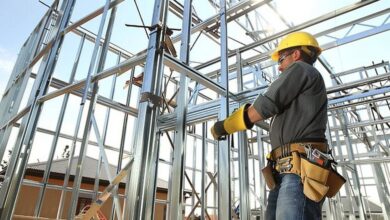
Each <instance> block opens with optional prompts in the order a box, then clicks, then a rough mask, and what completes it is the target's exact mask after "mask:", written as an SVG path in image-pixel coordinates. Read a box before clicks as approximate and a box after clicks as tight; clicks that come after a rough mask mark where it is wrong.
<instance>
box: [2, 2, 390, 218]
mask: <svg viewBox="0 0 390 220" xmlns="http://www.w3.org/2000/svg"><path fill="white" fill-rule="evenodd" d="M75 2H76V1H75V0H61V1H60V0H57V1H54V3H53V4H52V5H51V6H50V8H49V9H48V11H47V13H46V14H45V15H44V17H43V18H42V20H41V21H40V22H39V24H38V25H37V27H36V28H35V29H34V31H33V32H32V33H31V35H30V37H29V38H28V39H27V40H26V42H25V44H24V45H23V47H22V49H21V51H20V53H19V56H18V59H17V61H16V63H15V67H14V69H13V71H12V74H11V76H10V79H9V82H8V84H7V87H6V90H5V93H4V95H3V97H2V100H1V103H0V158H3V159H6V156H5V152H7V149H8V150H11V152H12V153H11V155H10V158H9V161H8V165H7V169H6V170H5V174H4V176H3V181H2V185H1V188H0V216H1V219H10V218H12V216H13V215H14V214H17V213H14V212H15V207H16V205H17V201H18V200H19V199H20V198H21V196H22V195H21V194H19V191H20V189H21V187H22V186H30V187H35V188H39V193H38V195H37V197H36V198H29V199H30V200H34V201H35V202H34V203H33V204H34V213H32V216H33V217H36V218H39V217H48V216H43V215H42V209H43V208H44V207H43V201H44V198H45V193H46V192H47V190H56V191H58V192H60V193H61V197H60V201H59V204H58V210H57V216H56V218H57V219H62V218H66V219H74V218H83V217H84V218H85V219H86V218H91V217H93V216H95V214H96V212H97V210H98V209H99V208H100V207H101V206H102V205H103V204H104V203H111V205H112V212H111V219H153V218H155V219H164V218H165V219H194V218H195V215H199V216H200V217H201V218H202V219H216V218H218V219H232V218H234V219H236V218H240V219H251V218H254V217H256V216H258V217H259V218H260V219H263V218H264V213H265V208H266V199H267V190H268V189H267V188H266V186H265V183H264V180H263V178H262V177H261V176H260V172H259V170H260V169H261V168H262V167H263V166H264V165H265V163H266V159H265V156H264V155H265V154H266V153H267V152H269V151H270V143H269V138H268V130H269V122H268V121H265V122H261V123H258V124H257V126H255V128H253V129H252V130H250V131H248V132H240V133H238V134H235V135H232V136H231V137H229V138H227V139H226V140H223V141H219V142H216V141H214V140H212V139H210V138H209V136H210V134H209V132H208V130H209V128H210V126H211V124H212V122H214V121H215V120H216V119H224V118H225V117H226V116H227V115H229V113H231V112H232V111H233V110H234V109H235V108H237V107H238V106H239V105H242V104H243V103H248V102H251V101H253V100H254V99H255V98H256V96H257V95H258V94H259V93H261V92H264V91H265V90H266V89H267V87H268V85H269V83H271V82H272V81H273V80H274V79H275V76H276V75H277V71H276V64H275V63H274V62H272V61H270V59H269V55H270V52H271V51H272V50H273V49H274V47H275V45H276V44H277V42H278V40H279V39H280V38H281V37H283V36H285V35H286V34H288V33H291V32H293V31H298V30H316V28H317V29H318V26H320V25H323V24H326V23H327V22H329V21H331V20H332V19H337V18H339V17H342V16H347V15H349V14H352V13H356V12H358V11H359V10H362V9H365V8H369V7H372V6H375V5H376V4H378V5H381V4H382V5H384V3H383V2H385V1H375V0H367V1H356V2H355V3H353V4H351V5H347V6H344V7H342V8H336V9H335V10H333V11H331V12H329V13H325V14H323V15H319V16H318V17H315V18H312V19H310V20H308V21H306V22H303V23H301V24H297V25H292V24H290V23H288V22H286V19H285V18H284V17H283V15H282V14H279V12H278V9H277V7H275V6H276V4H275V2H274V1H271V0H242V1H228V2H226V1H225V0H220V1H219V2H215V1H211V0H210V1H209V3H210V4H209V5H207V7H210V8H213V9H214V10H215V11H216V12H217V13H216V14H215V15H213V16H211V17H209V18H206V19H204V20H202V18H201V16H200V15H197V12H196V9H197V8H196V7H195V2H193V1H192V0H185V1H184V4H181V3H180V2H178V1H176V0H162V1H155V4H154V6H153V11H152V12H153V13H152V16H151V25H150V30H149V32H147V34H148V45H147V48H146V49H145V50H143V51H140V52H138V51H130V50H129V49H127V48H126V49H124V47H123V45H122V46H120V45H119V44H117V43H116V42H114V40H111V39H113V35H114V34H115V29H114V26H115V24H117V23H116V22H117V21H116V16H117V14H118V13H119V12H118V11H119V10H120V9H121V7H125V6H126V7H130V6H129V5H126V3H127V2H126V1H123V0H113V1H110V0H106V1H105V3H104V6H103V7H100V8H92V10H91V11H92V12H90V13H89V14H87V15H85V16H84V17H82V18H81V19H79V20H77V21H72V22H71V18H72V11H73V8H74V7H75ZM134 2H136V1H134ZM131 7H134V5H132V6H131ZM150 8H152V7H150ZM262 9H269V10H271V11H272V13H273V14H274V16H275V18H276V19H280V21H282V22H284V25H285V27H284V28H281V29H280V30H276V31H274V32H270V31H269V30H266V28H264V27H262V26H261V25H260V26H259V25H255V24H263V23H264V22H267V21H266V19H265V18H264V17H263V16H262V14H261V10H262ZM149 10H150V9H149ZM170 16H174V17H175V18H176V19H179V20H181V21H182V27H181V33H180V34H177V35H175V36H173V37H172V39H170V37H169V36H168V34H166V33H167V30H168V24H169V19H168V17H169V18H170ZM95 18H96V19H98V20H99V27H98V30H97V33H92V32H90V31H89V30H87V29H85V28H84V27H82V25H85V24H87V23H88V22H90V21H91V20H92V19H95ZM107 18H108V19H107ZM389 18H390V8H388V6H387V8H383V7H382V8H381V10H375V11H372V12H370V13H369V14H365V15H364V16H360V17H358V18H356V19H351V20H346V21H345V22H333V23H332V25H327V26H326V28H323V27H321V29H320V30H321V31H315V32H314V33H313V34H315V36H316V37H317V38H318V39H320V42H324V43H322V45H321V48H323V51H324V53H323V55H322V56H321V57H320V58H319V62H318V64H317V65H318V67H319V68H321V70H323V71H324V72H323V74H324V77H325V76H326V77H329V79H330V80H331V82H332V85H331V86H328V88H327V92H328V97H329V106H328V109H329V111H328V116H329V126H328V130H327V138H328V140H329V143H330V145H331V146H332V150H333V153H334V156H335V158H336V160H337V161H338V164H339V166H338V169H339V170H340V171H341V172H342V174H343V175H344V176H345V177H346V178H347V183H346V185H345V187H343V189H342V190H341V192H340V193H339V194H338V195H337V196H336V197H335V198H332V199H327V200H326V203H325V205H324V209H323V216H324V218H325V217H326V219H345V218H349V219H356V218H359V219H366V218H374V216H375V215H378V216H381V218H382V219H389V216H390V213H389V210H390V201H389V200H390V199H389V198H390V192H389V188H390V187H389V179H390V172H389V162H390V159H389V153H390V150H389V146H390V145H389V144H390V143H389V134H390V105H389V94H390V86H389V78H390V65H389V62H388V61H381V62H378V61H376V62H373V63H372V65H367V64H364V65H363V66H359V67H356V68H352V69H350V70H346V71H342V72H335V71H334V70H333V67H332V64H331V63H328V60H327V51H331V50H332V49H339V48H342V46H344V45H348V44H351V43H353V42H358V41H360V40H363V39H366V38H370V37H373V36H374V35H381V34H385V33H386V32H387V31H388V30H389V29H390V23H389V20H390V19H389ZM378 20H380V21H381V22H377V21H378ZM372 21H376V22H372ZM371 22H372V23H375V24H371ZM233 23H235V24H236V25H237V26H238V27H239V28H240V30H241V31H243V33H244V34H245V33H246V34H247V35H248V36H249V38H250V39H251V40H250V41H248V40H246V41H242V42H241V41H240V39H234V38H233V37H231V36H229V31H228V30H229V29H228V28H231V24H233ZM368 23H369V24H368ZM358 27H364V28H358ZM140 31H143V30H140ZM340 32H342V33H343V34H342V35H340ZM70 35H72V36H73V37H76V38H77V39H78V40H79V41H78V42H74V43H73V44H74V48H77V50H75V53H74V54H75V56H74V60H69V61H68V64H69V65H70V66H72V67H71V68H70V71H69V73H67V75H66V76H67V77H68V80H67V81H64V80H63V79H60V78H58V77H56V71H57V70H56V68H55V67H56V65H57V64H58V61H59V59H61V58H59V57H61V56H60V55H61V53H62V50H61V49H62V47H63V43H64V39H67V37H68V36H70ZM200 36H205V37H206V38H205V39H206V41H207V42H208V43H210V44H216V45H218V47H219V48H220V52H219V54H220V55H219V56H218V57H215V58H213V59H211V60H203V61H202V62H201V64H198V65H193V60H192V59H191V54H193V53H192V48H195V47H197V44H198V42H197V41H198V38H199V37H200ZM340 36H342V37H340ZM167 38H169V40H170V41H171V42H172V43H174V44H175V46H176V47H178V48H180V57H179V58H176V57H175V56H173V55H172V54H170V53H169V51H167V50H164V49H163V48H164V43H165V42H166V40H167ZM321 39H322V40H323V41H321ZM231 42H236V43H237V42H238V43H239V44H240V45H241V46H239V47H237V48H234V49H232V48H231V46H230V43H231ZM86 44H92V45H93V50H92V52H91V57H90V59H89V64H88V70H87V72H86V73H85V74H83V76H82V77H81V79H79V78H77V74H78V72H79V71H78V69H79V68H80V67H81V66H82V65H83V64H82V63H81V62H80V60H81V58H82V56H83V55H82V54H83V52H85V51H86V50H87V49H86ZM179 45H180V46H179ZM380 49H381V48H378V50H380ZM110 58H114V59H115V60H116V61H115V64H113V65H111V66H107V65H106V64H107V62H106V61H107V60H108V59H110ZM346 59H347V58H346ZM369 62H370V61H369ZM216 66H217V67H216ZM36 69H37V71H36ZM139 72H142V74H143V81H142V82H141V87H138V86H139V85H136V83H135V82H134V78H135V74H136V73H139ZM175 74H176V75H175ZM178 75H180V76H178ZM124 78H125V79H126V80H128V82H129V83H128V84H127V85H129V86H128V87H127V88H125V89H121V90H118V88H121V87H122V86H123V85H121V84H120V83H119V82H122V81H123V79H124ZM248 78H249V79H250V80H248ZM121 80H122V81H121ZM107 81H109V83H105V82H107ZM31 82H33V83H32V86H31V88H30V89H26V88H29V87H28V85H29V84H31ZM233 84H234V86H232V85H233ZM107 85H109V86H107ZM232 87H234V88H237V89H232ZM102 89H103V90H104V89H108V91H109V92H108V95H103V93H102V92H101V90H102ZM118 95H122V96H123V97H124V98H123V99H122V100H121V99H118V98H117V97H116V96H118ZM24 97H28V99H27V102H26V103H23V102H22V101H23V98H24ZM74 99H76V100H80V103H78V104H80V105H79V111H78V114H77V117H74V118H73V119H72V120H73V123H74V125H75V126H74V127H73V130H72V132H73V134H69V132H67V131H66V130H65V129H64V126H65V125H66V123H68V122H67V121H66V112H67V111H70V110H69V109H71V108H72V107H73V106H72V105H71V103H73V104H74ZM58 100H60V101H58ZM72 100H73V101H72ZM133 100H136V101H133ZM56 101H57V102H58V103H59V105H58V110H59V113H58V116H57V118H56V121H55V127H54V128H47V127H44V126H43V127H41V124H42V123H41V121H43V120H45V117H46V115H44V114H43V113H44V110H45V107H46V105H45V104H46V103H51V102H56ZM132 102H135V104H132ZM100 108H104V109H105V111H104V114H103V115H104V116H102V117H98V116H97V113H96V111H98V110H99V109H100ZM118 114H119V115H120V117H122V118H121V119H120V120H118V116H117V115H118ZM115 115H116V116H115ZM113 120H118V123H117V124H116V126H117V127H120V132H119V133H120V137H118V138H117V139H118V140H119V141H118V143H116V144H115V143H112V142H110V141H109V139H110V138H111V137H110V136H111V135H112V134H113V133H115V131H116V130H114V129H113V126H114V125H113V123H112V121H113ZM130 121H132V122H133V124H131V123H130ZM15 131H16V133H17V135H16V137H13V136H12V135H11V133H12V132H15ZM37 134H45V135H48V136H50V137H52V139H51V142H50V144H49V149H47V152H48V155H47V157H46V159H45V160H46V161H47V165H46V168H45V170H44V176H43V178H42V179H41V181H35V182H32V181H28V180H26V179H24V174H25V171H26V169H27V168H28V166H29V163H30V162H29V158H30V156H31V154H32V152H33V151H34V149H35V148H38V147H37V144H39V141H40V140H39V139H36V138H35V137H36V135H37ZM80 134H82V135H81V136H80ZM92 136H93V137H92ZM60 141H67V142H69V143H71V147H70V157H69V158H68V164H67V167H66V172H65V177H64V180H63V185H62V186H58V185H54V184H52V183H49V178H50V173H51V169H52V164H53V161H55V155H56V152H57V151H58V150H60V146H59V143H60ZM109 142H110V143H109ZM88 150H92V151H95V152H96V153H97V154H98V156H97V160H98V163H97V164H96V170H94V171H93V172H94V173H95V176H96V180H95V183H94V189H93V190H85V189H82V188H81V181H82V177H83V168H84V167H83V164H84V160H85V156H86V155H87V154H88V153H87V151H88ZM167 152H168V153H167ZM109 154H115V155H116V158H117V159H115V160H114V161H113V160H112V159H111V158H110V157H109V156H110V155H109ZM166 155H169V156H166ZM75 156H77V157H78V160H77V164H72V161H73V160H72V158H73V157H75ZM113 163H115V164H116V167H117V169H116V173H115V174H114V173H111V172H110V170H109V169H108V164H113ZM72 166H74V167H76V169H75V170H76V171H75V173H71V170H72ZM101 169H103V170H104V172H106V174H107V176H108V181H110V185H109V187H108V188H107V189H106V190H105V191H103V192H101V191H99V187H98V186H99V178H101V177H100V170H101ZM367 170H369V172H367ZM368 173H370V174H372V175H368ZM162 175H165V176H162ZM71 176H73V186H71V187H70V185H68V184H69V181H70V177H71ZM167 176H168V178H167V181H168V187H167V188H168V189H167V192H168V195H167V199H166V200H161V199H157V197H156V187H157V182H158V178H161V177H164V178H166V177H167ZM125 177H126V178H125ZM121 181H123V182H125V183H126V192H125V193H124V194H121V193H118V192H117V185H118V184H119V183H120V182H121ZM371 192H375V194H376V195H375V196H373V195H372V194H371ZM80 193H82V194H88V195H90V196H91V198H93V199H94V204H93V205H92V206H91V209H90V210H89V211H88V212H87V214H85V215H84V216H81V215H79V213H76V207H77V202H78V198H79V196H80ZM66 197H71V198H70V202H69V203H67V202H66V201H68V200H69V199H68V200H67V199H66ZM372 197H375V198H377V200H376V201H375V202H374V201H373V199H372ZM108 198H112V200H108ZM156 204H163V205H165V206H166V207H167V212H166V214H165V216H157V215H156V212H155V206H156ZM237 204H239V210H240V212H239V213H238V212H237ZM375 204H376V206H375ZM64 207H68V208H67V209H66V210H64ZM76 216H77V217H76Z"/></svg>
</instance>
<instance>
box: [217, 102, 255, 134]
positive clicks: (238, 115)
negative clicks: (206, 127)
mask: <svg viewBox="0 0 390 220" xmlns="http://www.w3.org/2000/svg"><path fill="white" fill-rule="evenodd" d="M249 106H250V104H245V105H243V106H241V107H240V108H239V109H237V110H236V111H234V112H233V113H232V114H231V115H230V116H229V117H227V118H226V119H225V120H223V121H217V122H215V124H214V125H213V127H211V134H212V135H213V137H214V139H217V140H224V139H225V138H226V135H229V134H232V133H234V132H237V131H244V130H246V129H251V128H252V127H253V125H254V124H253V123H252V122H250V120H249V117H248V113H247V110H248V108H249Z"/></svg>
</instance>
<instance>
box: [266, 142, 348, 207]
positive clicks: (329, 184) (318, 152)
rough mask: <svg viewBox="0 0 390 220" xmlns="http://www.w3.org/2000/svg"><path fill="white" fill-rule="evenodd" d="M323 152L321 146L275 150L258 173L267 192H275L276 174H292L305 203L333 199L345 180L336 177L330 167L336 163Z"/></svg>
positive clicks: (284, 146) (296, 145) (324, 145)
mask: <svg viewBox="0 0 390 220" xmlns="http://www.w3.org/2000/svg"><path fill="white" fill-rule="evenodd" d="M327 152H328V146H327V144H325V143H292V144H287V145H283V146H281V147H278V148H275V149H274V150H272V151H271V153H270V154H269V156H267V159H268V165H267V166H266V167H265V168H264V169H263V170H262V173H263V175H264V178H265V181H266V184H267V186H268V188H269V189H270V190H272V189H273V188H275V186H276V181H275V175H277V174H278V173H292V174H296V175H299V176H300V177H301V180H302V184H303V193H304V194H305V196H306V197H308V198H309V199H311V200H313V201H315V202H319V201H321V200H322V199H323V198H324V197H325V196H326V197H328V198H331V197H333V196H335V195H336V194H337V192H338V191H339V190H340V188H341V187H342V186H343V184H344V183H345V181H346V180H345V179H344V177H342V176H341V175H340V174H338V173H337V171H336V169H335V168H334V167H333V166H334V165H335V164H336V162H335V161H334V159H333V157H332V156H331V154H328V153H327Z"/></svg>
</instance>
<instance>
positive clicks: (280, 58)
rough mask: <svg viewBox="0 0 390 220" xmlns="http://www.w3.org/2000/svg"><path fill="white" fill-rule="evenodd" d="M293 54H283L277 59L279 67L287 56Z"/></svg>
mask: <svg viewBox="0 0 390 220" xmlns="http://www.w3.org/2000/svg"><path fill="white" fill-rule="evenodd" d="M293 53H294V51H291V52H289V53H285V54H283V55H282V56H280V57H279V59H278V64H279V65H280V64H281V63H282V62H283V60H285V59H286V58H287V57H288V56H290V55H291V54H293Z"/></svg>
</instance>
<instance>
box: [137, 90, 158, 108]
mask: <svg viewBox="0 0 390 220" xmlns="http://www.w3.org/2000/svg"><path fill="white" fill-rule="evenodd" d="M139 102H140V103H141V102H148V103H149V106H150V107H151V108H155V107H159V106H161V105H162V102H163V99H162V98H161V97H160V96H157V95H155V94H153V93H150V92H143V93H142V94H141V99H140V101H139Z"/></svg>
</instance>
